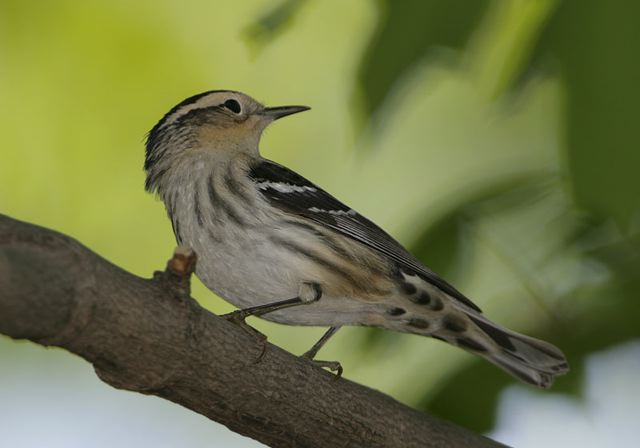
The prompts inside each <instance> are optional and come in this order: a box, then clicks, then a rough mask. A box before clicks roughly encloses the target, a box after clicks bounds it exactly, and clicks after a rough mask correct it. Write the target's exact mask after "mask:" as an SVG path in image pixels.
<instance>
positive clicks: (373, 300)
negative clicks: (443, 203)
mask: <svg viewBox="0 0 640 448" xmlns="http://www.w3.org/2000/svg"><path fill="white" fill-rule="evenodd" d="M307 109H308V108H307V107H304V106H285V107H264V106H263V105H262V104H260V103H258V102H257V101H255V100H253V99H252V98H250V97H249V96H247V95H244V94H242V93H240V92H234V91H222V90H217V91H210V92H205V93H202V94H199V95H195V96H192V97H190V98H187V99H186V100H184V101H182V102H181V103H180V104H178V105H177V106H175V107H174V108H172V109H171V110H170V111H169V112H168V113H167V114H166V115H165V116H164V117H163V118H162V119H161V120H160V122H158V124H156V125H155V126H154V128H153V129H152V130H151V132H150V133H149V137H148V140H147V147H146V160H145V170H146V173H147V179H146V189H147V191H149V192H157V193H158V194H159V195H160V197H161V198H162V200H163V201H164V203H165V205H166V208H167V212H168V215H169V217H170V219H171V222H172V224H173V230H174V233H175V235H176V239H177V241H178V243H179V244H180V245H182V246H188V247H191V248H192V249H193V250H194V251H195V252H196V253H197V255H198V265H197V268H196V274H197V275H198V277H199V278H200V279H201V280H202V282H203V283H204V284H205V285H206V286H207V287H208V288H210V289H211V290H212V291H214V292H215V293H216V294H218V295H219V296H220V297H222V298H224V299H225V300H227V301H229V302H230V303H232V304H233V305H235V306H237V307H240V308H241V309H243V310H244V311H242V312H240V313H239V314H236V316H240V317H242V318H244V317H245V316H247V315H251V314H255V315H260V316H262V317H263V318H265V319H268V320H272V321H275V322H280V323H285V324H293V325H314V326H327V327H330V329H329V331H328V332H327V333H326V334H325V336H324V337H323V338H322V339H321V340H320V341H318V343H317V344H316V345H315V346H314V347H313V348H312V349H311V350H310V351H309V352H307V353H306V355H307V356H308V357H309V358H313V357H314V356H315V354H316V353H317V351H318V350H319V349H320V347H321V346H322V345H323V344H324V342H326V340H327V339H328V338H329V337H330V336H331V335H332V334H333V333H335V331H336V330H337V329H338V328H340V327H341V326H344V325H365V326H376V327H383V328H387V329H390V330H396V331H401V332H406V333H415V334H420V335H424V336H431V337H434V338H437V339H440V340H443V341H446V342H448V343H450V344H453V345H455V346H458V347H461V348H463V349H465V350H468V351H470V352H472V353H475V354H477V355H480V356H482V357H484V358H486V359H487V360H489V361H491V362H492V363H494V364H496V365H498V366H499V367H501V368H503V369H505V370H506V371H507V372H509V373H511V374H512V375H514V376H515V377H517V378H519V379H521V380H523V381H526V382H528V383H531V384H535V385H537V386H540V387H549V386H550V385H551V383H552V382H553V379H554V377H555V376H556V375H561V374H564V373H566V372H567V371H568V365H567V362H566V359H565V357H564V355H563V354H562V352H561V351H560V350H558V349H557V348H556V347H554V346H553V345H551V344H548V343H546V342H543V341H540V340H537V339H533V338H531V337H528V336H524V335H521V334H518V333H515V332H513V331H510V330H507V329H505V328H502V327H500V326H498V325H496V324H494V323H492V322H490V321H489V320H488V319H487V318H486V317H484V316H483V315H482V314H481V311H480V309H479V308H478V307H477V306H476V305H475V304H473V302H471V301H470V300H469V299H468V298H467V297H465V296H464V295H463V294H462V293H460V292H459V291H458V290H457V289H455V288H454V287H453V286H451V285H450V284H448V283H447V282H446V281H444V280H443V279H441V278H440V277H438V276H437V275H436V274H435V273H434V272H432V271H431V270H429V269H428V268H426V267H425V266H424V265H422V264H421V263H420V262H419V261H418V260H417V259H416V258H415V257H413V256H412V255H411V254H410V253H409V252H408V251H407V250H406V249H404V248H403V247H402V246H401V245H400V244H399V243H398V242H396V241H395V240H394V239H393V238H392V237H391V236H389V235H388V234H387V233H386V232H384V231H383V230H382V229H380V228H379V227H378V226H376V225H375V224H374V223H372V222H371V221H369V220H368V219H367V218H365V217H363V216H362V215H360V214H359V213H357V212H356V211H355V210H353V209H352V208H350V207H348V206H346V205H344V204H342V203H341V202H340V201H338V200H337V199H335V198H334V197H333V196H331V195H330V194H328V193H327V192H325V191H323V190H322V189H321V188H320V187H318V186H317V185H315V184H313V183H311V182H310V181H308V180H307V179H305V178H304V177H302V176H300V175H299V174H297V173H295V172H294V171H292V170H290V169H288V168H286V167H284V166H282V165H279V164H277V163H275V162H272V161H270V160H267V159H264V158H262V157H261V156H260V153H259V151H258V144H259V141H260V136H261V134H262V131H263V130H264V129H265V128H266V127H267V126H268V125H269V124H270V123H271V122H273V121H274V120H277V119H279V118H282V117H285V116H287V115H291V114H294V113H298V112H302V111H305V110H307Z"/></svg>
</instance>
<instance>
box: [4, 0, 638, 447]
mask: <svg viewBox="0 0 640 448" xmlns="http://www.w3.org/2000/svg"><path fill="white" fill-rule="evenodd" d="M638 55H640V3H637V2H635V3H634V2H628V1H622V0H612V1H608V2H601V1H597V0H581V1H578V0H572V1H570V0H565V1H560V0H557V1H555V0H528V1H527V0H482V1H481V0H476V1H470V0H469V1H462V0H403V1H391V0H377V1H371V0H352V1H349V2H344V1H338V0H322V1H321V0H283V1H273V2H269V1H264V0H262V1H261V0H251V1H242V2H238V1H187V2H170V1H150V0H145V1H137V2H128V1H124V0H110V1H98V0H94V1H85V2H78V1H70V0H68V1H63V0H59V1H52V0H51V1H49V0H39V1H33V0H31V1H19V0H0V98H1V99H2V107H0V135H2V143H1V144H0V154H1V156H2V157H1V158H0V213H5V214H8V215H10V216H12V217H15V218H18V219H21V220H25V221H30V222H34V223H37V224H40V225H43V226H46V227H52V228H54V229H57V230H60V231H62V232H64V233H67V234H69V235H71V236H73V237H75V238H77V239H78V240H80V241H81V242H83V243H84V244H85V245H87V246H88V247H90V248H91V249H93V250H94V251H96V252H98V253H99V254H101V255H103V256H104V257H106V258H107V259H109V260H110V261H112V262H114V263H116V264H118V265H120V266H122V267H123V268H125V269H128V270H130V271H132V272H134V273H136V274H138V275H141V276H147V277H148V276H150V275H151V273H152V272H153V270H155V269H159V268H162V267H163V266H164V263H165V261H166V259H167V258H168V257H169V255H170V254H171V252H172V249H173V247H174V244H175V243H174V240H173V235H172V233H171V226H170V223H169V221H168V219H167V218H166V215H165V212H164V208H163V206H162V204H161V203H160V202H159V201H158V200H157V199H154V198H152V197H151V196H149V195H147V194H146V193H144V189H143V183H144V174H143V171H142V163H143V153H144V150H143V140H144V137H145V133H146V132H147V131H148V130H149V129H150V128H151V127H152V126H153V125H154V124H155V122H156V121H157V120H158V119H160V117H161V116H162V115H163V114H164V113H165V112H166V111H167V110H168V109H169V108H170V107H172V106H173V105H174V104H176V103H177V102H179V101H180V100H182V99H183V98H185V97H187V96H190V95H192V94H195V93H198V92H201V91H205V90H209V89H234V90H240V91H244V92H246V93H248V94H250V95H251V96H254V97H255V98H257V99H259V100H261V101H262V102H264V103H266V104H269V105H282V104H292V103H293V104H307V105H309V106H312V108H313V110H312V111H311V112H308V113H306V114H304V115H300V116H296V117H295V118H291V119H288V120H285V121H282V122H278V124H277V125H274V126H273V127H272V128H270V129H268V130H267V132H266V134H265V136H264V138H263V141H262V145H261V147H262V153H263V155H264V156H265V157H268V158H270V159H273V160H276V161H278V162H280V163H284V164H286V165H288V166H290V167H292V168H293V169H295V170H296V171H298V172H300V173H302V174H303V175H305V176H306V177H308V178H310V179H312V180H313V181H315V182H316V183H318V184H320V185H322V186H323V187H324V188H325V189H327V190H328V191H329V192H332V193H334V194H335V195H336V196H338V197H339V198H341V199H342V200H344V201H345V202H347V203H349V204H350V205H352V206H353V207H354V208H356V209H357V210H359V211H360V212H361V213H363V214H364V215H366V216H368V217H370V218H371V219H373V220H374V221H376V222H378V223H379V224H380V225H381V226H382V227H384V228H385V229H386V230H388V231H389V232H390V233H391V234H392V235H394V236H395V237H397V238H398V239H399V240H400V241H401V242H402V243H404V244H405V245H407V247H408V248H409V249H411V251H412V252H413V253H414V254H416V255H417V256H418V257H419V258H420V259H421V260H422V261H423V262H425V263H426V264H427V265H428V266H430V267H432V268H433V269H434V270H435V271H436V272H438V273H440V274H441V275H443V276H444V277H445V278H447V279H448V280H449V281H451V282H452V283H454V284H456V285H457V286H458V287H459V289H461V290H462V291H463V292H465V293H466V294H467V295H468V296H470V297H472V298H473V299H474V301H475V302H476V303H478V304H479V305H480V307H481V308H483V310H484V312H485V313H486V314H487V315H488V316H490V317H491V318H492V319H494V320H496V321H498V322H500V323H503V324H505V325H507V326H509V327H511V328H514V329H517V330H519V331H522V332H526V333H528V334H531V335H534V336H537V337H540V338H543V339H546V340H549V341H551V342H553V343H555V344H556V345H558V346H559V347H561V348H562V349H563V350H564V351H565V353H566V354H567V356H568V358H569V361H570V364H571V366H572V371H571V373H570V374H569V375H567V376H566V377H563V378H561V379H559V381H558V382H557V383H556V386H555V387H554V388H553V389H552V390H551V391H547V392H542V391H537V390H534V389H532V388H529V387H527V386H523V385H517V384H515V383H514V381H513V380H512V379H511V378H510V377H508V376H506V375H505V374H503V373H502V372H501V371H499V370H498V369H496V368H494V367H492V366H490V365H489V364H487V363H486V362H484V361H482V360H479V359H476V358H474V357H472V356H471V355H468V354H466V353H463V352H462V351H460V350H456V349H454V348H451V347H448V346H446V345H444V344H442V343H440V342H438V341H435V340H430V339H424V338H420V337H417V336H410V335H400V334H393V333H389V332H383V331H379V330H373V329H365V328H349V329H346V330H343V331H341V332H340V333H339V334H338V336H336V338H335V340H334V341H332V343H331V344H329V345H328V346H327V347H326V348H325V349H324V350H323V351H322V352H321V354H320V358H322V359H332V360H333V359H338V360H340V361H341V362H342V364H343V366H344V368H345V376H346V377H347V378H350V379H353V380H354V381H357V382H360V383H362V384H365V385H368V386H370V387H374V388H377V389H379V390H381V391H383V392H385V393H387V394H390V395H391V396H393V397H395V398H396V399H398V400H400V401H402V402H404V403H407V404H409V405H411V406H414V407H418V408H421V409H424V410H426V411H428V412H430V413H433V414H436V415H439V416H441V417H443V418H446V419H449V420H452V421H454V422H456V423H458V424H461V425H464V426H466V427H468V428H471V429H473V430H475V431H479V432H485V433H489V434H490V435H492V436H494V437H496V438H498V439H499V440H502V441H504V442H505V443H510V444H513V445H515V446H519V447H520V446H532V447H533V446H541V445H542V444H544V446H566V445H567V444H571V445H573V444H574V443H578V442H580V444H579V446H594V447H595V446H605V445H607V446H614V445H615V446H618V447H620V446H633V445H632V444H628V445H627V443H631V441H637V440H638V438H640V429H638V428H637V424H634V423H633V421H634V419H633V415H634V414H635V415H636V416H637V415H639V414H640V405H639V404H638V403H640V390H639V389H640V388H639V386H638V383H637V381H636V380H637V372H639V371H640V343H639V342H638V341H639V340H640V324H639V322H640V300H639V299H640V297H639V293H640V177H639V176H638V171H639V169H640V145H639V142H640V135H639V134H640V130H639V129H640V126H639V125H638V112H637V109H638V105H639V104H640V88H638V82H639V81H640V58H639V57H638ZM194 296H195V297H197V298H198V300H199V301H200V303H202V304H203V305H204V306H206V307H207V308H209V309H211V310H212V311H214V312H216V313H222V312H228V311H230V310H231V307H230V305H228V304H226V303H224V302H223V301H222V300H220V299H219V298H216V297H215V296H214V295H213V294H212V293H210V292H209V291H208V290H206V289H205V288H204V287H203V286H202V285H201V284H199V283H197V284H196V285H195V288H194ZM252 324H254V325H255V326H256V327H257V328H259V329H260V330H261V331H263V332H265V333H266V334H268V335H269V338H270V340H271V341H272V342H273V343H275V344H277V345H280V346H282V347H284V348H285V349H287V350H290V351H291V352H293V353H302V352H303V351H305V350H306V349H307V348H309V347H310V346H311V344H312V343H313V342H314V341H315V340H316V338H317V337H318V336H319V335H320V334H321V333H322V331H323V329H312V328H296V327H284V326H279V325H276V324H269V323H266V322H262V321H259V320H254V321H252ZM53 417H55V418H53ZM34 425H37V427H38V428H41V429H42V428H46V430H45V429H43V430H42V431H43V434H44V435H45V436H46V438H44V439H39V438H38V435H37V434H36V433H35V432H34V430H33V428H34ZM43 440H44V441H46V442H47V445H46V446H65V447H69V446H111V445H113V444H114V443H117V444H118V445H119V446H140V445H144V446H146V445H151V444H153V445H154V446H204V445H207V446H234V447H241V446H246V447H249V446H258V445H257V444H256V443H255V442H253V441H249V440H248V439H244V438H242V437H240V436H237V435H234V434H232V433H230V432H228V431H227V430H225V429H224V428H222V427H220V426H218V425H217V424H214V423H211V422H209V421H207V420H205V419H203V418H201V417H199V416H197V415H195V414H192V413H190V412H188V411H185V410H182V409H180V408H177V407H175V406H174V405H171V404H166V403H164V402H163V401H162V400H158V399H153V398H151V397H143V396H137V395H134V394H130V393H125V392H120V391H117V392H116V391H113V390H110V389H108V387H107V386H105V385H103V384H102V383H100V382H99V381H98V380H97V379H96V378H95V376H93V374H92V373H91V372H90V368H89V367H88V366H87V364H86V363H84V362H83V361H80V360H77V359H75V358H73V357H72V356H71V355H68V354H67V353H65V352H62V351H60V350H44V349H41V348H37V347H36V346H33V345H32V344H28V343H16V342H13V341H11V340H9V339H7V338H0V445H1V446H25V447H26V446H44V445H43ZM3 441H4V442H5V443H3ZM614 442H615V443H614ZM576 446H578V445H576Z"/></svg>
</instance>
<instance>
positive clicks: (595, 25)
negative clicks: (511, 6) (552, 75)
mask: <svg viewBox="0 0 640 448" xmlns="http://www.w3.org/2000/svg"><path fill="white" fill-rule="evenodd" d="M638 17H640V3H638V2H626V1H623V0H613V1H610V2H601V1H598V0H584V1H576V0H565V1H563V2H562V3H561V4H560V6H559V8H558V10H557V11H556V13H555V15H554V16H553V17H552V19H551V20H550V21H549V23H548V25H547V27H546V29H545V31H544V33H543V34H542V37H541V39H540V41H539V43H538V45H537V48H536V50H535V52H534V55H533V57H532V64H531V66H529V69H527V70H525V74H526V73H529V72H531V70H532V68H531V67H533V68H538V69H539V68H540V67H542V66H549V65H551V66H553V67H555V68H557V69H558V70H559V72H560V74H561V75H562V77H563V80H564V84H565V88H566V90H567V95H566V101H567V109H566V120H567V123H566V124H567V131H566V141H567V147H568V153H567V156H566V163H567V168H568V171H569V175H570V176H571V177H570V181H571V184H572V188H573V194H574V195H575V200H576V202H577V204H578V205H579V206H581V207H583V208H585V209H587V210H589V211H591V212H592V213H594V214H595V215H596V216H598V217H599V218H600V219H613V220H614V221H615V222H616V223H617V224H618V225H619V226H620V227H621V228H622V229H628V227H629V225H630V221H631V220H632V219H634V216H635V217H637V216H638V214H639V213H640V183H639V182H638V181H637V170H638V167H639V166H640V150H638V142H639V141H640V130H639V128H638V126H637V118H636V117H637V108H638V104H640V89H638V88H637V84H638V80H640V58H638V52H639V51H640V33H639V32H638V29H639V28H638V26H639V21H638ZM636 219H637V218H636Z"/></svg>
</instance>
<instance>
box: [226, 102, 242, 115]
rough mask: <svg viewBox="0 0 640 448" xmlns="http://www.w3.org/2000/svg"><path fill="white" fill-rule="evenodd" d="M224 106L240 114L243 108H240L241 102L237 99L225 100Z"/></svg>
mask: <svg viewBox="0 0 640 448" xmlns="http://www.w3.org/2000/svg"><path fill="white" fill-rule="evenodd" d="M224 107H226V108H227V109H229V110H230V111H231V112H233V113H236V114H239V113H240V112H241V111H242V109H241V108H240V103H238V102H237V101H236V100H227V101H225V102H224Z"/></svg>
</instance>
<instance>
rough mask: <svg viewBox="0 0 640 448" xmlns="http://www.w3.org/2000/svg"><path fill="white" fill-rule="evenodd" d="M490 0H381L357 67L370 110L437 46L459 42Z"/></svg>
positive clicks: (368, 111)
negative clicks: (371, 34)
mask: <svg viewBox="0 0 640 448" xmlns="http://www.w3.org/2000/svg"><path fill="white" fill-rule="evenodd" d="M488 4H489V2H488V1H487V0H482V1H479V0H476V1H473V2H468V1H464V0H403V1H390V0H384V1H382V0H381V1H378V5H379V8H380V22H379V24H378V29H377V31H376V33H375V36H374V38H373V39H372V40H371V42H370V44H369V47H368V48H367V50H366V52H365V54H364V56H363V60H362V62H361V64H360V69H359V73H358V83H359V85H360V86H361V88H362V101H363V106H364V109H365V112H366V114H367V115H374V114H375V112H376V111H377V110H378V108H379V107H380V106H381V105H382V102H383V101H384V99H385V98H386V97H387V94H388V93H389V92H390V90H391V89H392V88H393V87H394V86H395V85H396V83H397V81H398V80H399V79H400V78H402V77H403V76H405V75H406V74H407V73H408V72H409V71H410V70H411V69H412V68H413V67H414V66H416V64H418V63H419V62H420V61H421V60H422V59H423V58H424V57H425V56H426V55H427V54H429V52H431V51H433V50H434V48H437V47H438V46H440V47H452V48H456V49H458V48H460V47H462V46H463V45H464V44H465V43H466V42H467V40H468V38H469V36H470V35H471V33H472V32H473V30H474V28H475V26H476V24H477V23H478V22H479V20H480V18H481V17H482V14H483V13H484V11H485V10H486V8H487V5H488Z"/></svg>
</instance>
